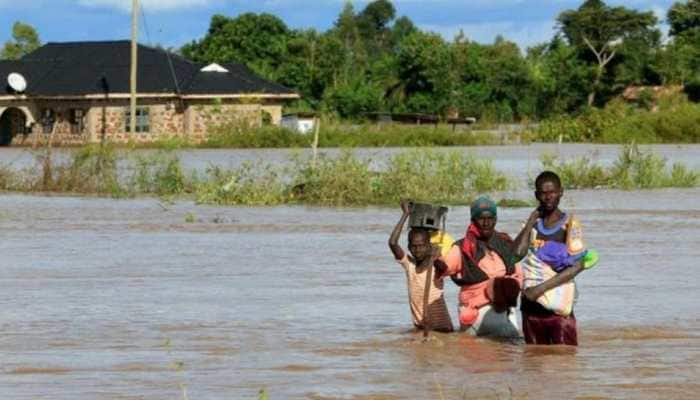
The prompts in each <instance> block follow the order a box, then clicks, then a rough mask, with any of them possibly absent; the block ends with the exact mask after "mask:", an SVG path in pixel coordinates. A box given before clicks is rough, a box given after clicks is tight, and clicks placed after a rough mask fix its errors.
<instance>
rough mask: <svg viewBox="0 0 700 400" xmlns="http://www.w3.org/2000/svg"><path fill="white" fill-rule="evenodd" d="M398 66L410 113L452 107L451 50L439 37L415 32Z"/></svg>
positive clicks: (398, 58) (408, 38)
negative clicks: (413, 98) (412, 99)
mask: <svg viewBox="0 0 700 400" xmlns="http://www.w3.org/2000/svg"><path fill="white" fill-rule="evenodd" d="M396 63H397V64H396V67H397V69H398V71H397V72H398V73H397V75H398V77H399V79H400V81H401V82H402V86H403V91H404V94H405V96H404V98H405V99H407V101H408V102H409V106H408V109H409V110H410V111H416V112H432V113H442V112H444V111H446V109H447V108H449V107H450V106H451V105H452V104H451V103H452V97H453V96H452V93H451V91H452V88H453V87H454V84H453V82H452V79H451V76H452V75H453V74H452V73H451V54H450V48H449V46H448V44H447V43H445V41H444V39H443V38H442V37H441V36H440V35H438V34H435V33H424V32H420V31H416V32H413V33H411V34H410V35H408V36H406V37H405V38H404V40H402V41H401V43H400V44H399V46H398V50H397V54H396ZM412 97H416V99H415V100H414V101H413V102H412V103H411V98H412ZM427 99H430V101H429V102H428V101H427ZM428 103H429V104H428ZM410 104H413V106H411V105H410Z"/></svg>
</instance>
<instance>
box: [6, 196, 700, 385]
mask: <svg viewBox="0 0 700 400" xmlns="http://www.w3.org/2000/svg"><path fill="white" fill-rule="evenodd" d="M699 194H700V189H690V190H663V191H645V192H631V193H630V192H617V191H611V192H608V191H569V192H567V194H566V197H565V200H566V202H567V204H566V205H565V206H566V207H567V208H570V209H574V210H575V211H576V213H577V214H578V215H579V216H580V217H581V219H582V220H583V221H584V229H585V232H586V235H587V237H588V240H589V242H590V244H591V246H593V247H596V248H597V249H598V250H599V251H600V253H601V254H602V255H603V258H602V261H601V263H600V265H599V266H598V267H596V268H595V269H593V270H591V271H586V272H584V273H583V274H582V275H581V277H580V278H579V279H578V283H579V288H580V290H581V296H580V298H579V304H578V305H577V310H576V312H577V318H578V320H579V341H580V346H579V347H578V348H570V347H543V346H524V345H523V344H522V343H518V342H496V341H492V340H488V339H480V338H473V337H469V336H466V335H463V334H440V333H431V335H430V339H429V340H428V341H425V342H424V341H423V340H422V333H421V332H415V331H414V330H409V328H410V326H411V322H410V313H409V309H408V305H407V304H406V292H405V290H406V288H405V282H404V280H403V279H404V277H403V274H402V272H401V269H400V267H399V266H397V265H396V263H395V262H394V261H393V260H392V259H391V255H390V254H389V252H388V250H387V249H386V239H387V237H388V233H389V231H390V229H391V227H392V226H393V224H394V223H395V220H396V217H397V215H398V212H397V210H395V209H387V208H374V207H369V208H362V209H326V208H313V207H275V208H233V207H232V208H221V207H205V206H196V205H192V204H191V203H185V202H183V203H176V204H174V205H173V206H172V207H169V208H168V210H163V209H162V208H161V207H159V206H158V204H157V201H156V200H154V199H133V200H119V201H117V200H109V199H93V198H70V197H57V198H47V197H38V196H36V197H35V196H18V195H4V196H2V197H0V204H1V205H2V210H0V251H1V253H2V268H0V284H2V290H0V302H2V304H3V309H2V312H1V314H0V324H1V326H2V335H0V351H1V352H2V359H3V366H2V368H1V369H0V393H2V394H3V397H4V398H12V399H35V398H48V397H50V398H66V399H115V398H148V399H152V398H153V399H166V398H167V399H178V398H182V393H183V390H182V388H183V387H184V388H186V391H187V394H188V397H189V398H192V399H195V398H206V399H209V398H244V399H254V398H256V397H257V394H258V391H259V390H260V389H261V388H266V390H267V392H268V393H269V395H270V398H271V399H294V398H308V399H338V398H342V399H406V398H415V399H423V398H431V399H441V398H444V399H464V398H480V399H481V398H487V399H489V398H490V399H509V398H514V399H520V398H522V399H525V398H528V399H535V398H615V399H625V398H628V399H638V398H647V399H655V398H681V399H682V398H686V399H693V398H696V397H697V396H696V393H697V392H698V391H699V390H700V383H699V382H698V380H697V377H698V376H700V334H699V333H698V332H700V331H699V328H700V312H699V311H698V309H697V295H696V293H698V290H699V289H700V270H699V269H697V268H694V266H695V262H696V260H697V256H698V250H697V249H698V248H700V220H699V219H698V218H697V217H698V216H700V209H699V208H698V206H697V204H696V199H697V198H698V195H699ZM468 212H469V210H468V209H467V208H465V207H454V208H452V209H451V210H450V214H449V215H448V226H447V229H448V231H449V232H450V233H452V234H453V235H460V234H461V233H462V232H463V229H464V221H466V219H467V215H468ZM188 214H192V215H195V216H196V217H197V222H195V223H185V216H186V215H188ZM528 214H529V210H527V209H504V210H502V211H499V225H500V226H501V228H502V229H504V230H506V231H508V232H515V231H516V230H517V229H518V227H519V226H520V223H521V221H522V220H524V219H525V218H526V217H527V215H528ZM217 217H225V219H223V220H225V221H226V222H225V223H215V222H214V221H215V220H217V221H221V220H222V218H217ZM446 288H447V289H446V299H447V301H448V304H449V307H450V308H451V310H450V311H451V314H452V316H453V317H454V316H455V315H456V310H455V308H456V303H457V300H456V299H457V290H456V288H455V287H454V285H452V284H450V283H448V284H447V285H446Z"/></svg>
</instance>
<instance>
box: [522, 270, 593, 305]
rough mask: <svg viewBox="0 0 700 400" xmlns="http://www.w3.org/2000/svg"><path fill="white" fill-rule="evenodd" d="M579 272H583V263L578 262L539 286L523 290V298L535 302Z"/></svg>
mask: <svg viewBox="0 0 700 400" xmlns="http://www.w3.org/2000/svg"><path fill="white" fill-rule="evenodd" d="M581 271H583V263H582V262H581V261H578V262H576V264H574V265H572V266H571V267H569V268H567V269H565V270H563V271H562V272H560V273H558V274H556V275H555V276H553V277H551V278H549V279H547V280H546V281H544V282H542V283H540V284H539V285H537V286H533V287H531V288H527V289H525V290H524V291H523V294H524V295H525V297H527V299H528V300H530V301H536V300H537V298H538V297H540V296H542V295H543V294H544V293H545V292H546V291H548V290H550V289H554V288H555V287H557V286H560V285H563V284H564V283H566V282H569V281H570V280H572V279H574V278H575V277H576V275H578V274H579V273H580V272H581Z"/></svg>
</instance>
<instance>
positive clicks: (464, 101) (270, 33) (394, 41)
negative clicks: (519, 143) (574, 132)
mask: <svg viewBox="0 0 700 400" xmlns="http://www.w3.org/2000/svg"><path fill="white" fill-rule="evenodd" d="M363 5H364V8H363V9H359V10H356V9H355V8H354V6H353V4H352V3H351V2H348V3H346V5H345V7H344V8H343V9H342V11H341V12H340V13H339V15H338V16H337V18H336V19H335V21H334V23H333V25H332V26H331V27H330V29H328V30H326V31H317V30H314V29H290V28H289V27H288V26H287V25H286V24H285V22H284V21H282V20H281V19H280V18H278V17H276V16H275V15H271V14H267V13H261V14H255V13H242V14H238V15H237V16H234V17H228V16H224V15H215V16H213V17H212V18H211V21H210V26H209V29H208V30H207V31H206V32H203V37H202V39H200V40H196V41H192V42H190V43H188V44H187V45H185V46H184V47H183V48H182V49H181V53H182V54H183V55H184V56H185V57H187V58H189V59H191V60H194V61H197V62H201V63H210V62H218V63H227V62H241V63H244V64H246V65H247V66H248V67H249V68H251V69H252V70H253V71H254V72H256V73H258V74H260V75H262V76H264V77H266V78H268V79H271V80H273V81H276V82H279V83H281V84H283V85H285V86H287V87H290V88H292V89H294V90H295V91H297V92H298V93H300V94H301V95H302V100H301V101H300V102H299V103H298V104H295V105H294V108H295V109H298V110H314V111H317V112H322V113H325V114H330V115H336V116H339V117H341V118H343V119H346V120H355V121H357V120H360V119H362V116H363V114H364V113H366V112H377V111H386V112H420V113H428V114H437V115H440V116H443V117H446V116H448V115H454V114H455V113H457V114H459V115H460V116H472V117H476V118H477V119H478V120H479V121H487V122H513V121H541V120H544V119H547V118H552V117H557V116H560V115H567V114H578V113H581V112H584V111H586V109H588V108H590V107H603V106H604V105H605V104H607V103H608V102H610V101H611V100H613V99H615V98H618V97H619V96H620V94H621V93H622V91H623V90H624V89H625V88H627V87H629V86H656V85H667V86H668V85H679V86H680V85H683V86H685V87H686V88H687V90H691V89H692V88H693V87H696V86H694V85H693V82H700V75H699V74H700V72H699V71H700V18H699V17H698V15H699V14H700V11H698V10H700V0H687V1H678V2H676V3H674V4H673V5H672V6H671V7H670V8H669V10H668V14H667V16H666V19H665V21H659V20H658V18H657V17H656V16H655V15H654V13H652V12H648V11H639V10H635V9H633V8H628V7H624V6H613V5H608V4H606V3H605V2H604V1H602V0H584V1H581V2H580V5H579V6H578V7H577V8H574V9H568V10H564V11H563V12H562V13H560V14H559V15H558V16H557V18H556V23H557V27H558V31H557V32H556V33H555V34H554V37H553V38H552V39H551V40H549V41H547V42H545V43H541V44H538V45H535V46H532V47H530V48H528V49H520V48H518V46H517V45H516V44H515V43H514V42H513V41H509V40H507V39H506V38H504V37H500V36H499V37H497V38H496V40H495V41H494V42H493V43H489V44H483V43H477V42H474V41H471V40H468V39H467V38H466V37H465V36H464V34H462V33H460V34H458V35H456V36H455V37H454V38H451V39H450V40H445V39H444V38H443V37H441V36H440V35H437V34H435V33H432V32H428V31H423V30H421V29H419V28H418V27H417V26H416V25H415V24H414V23H413V22H412V21H411V20H410V19H409V18H407V17H405V16H400V10H398V9H397V8H396V7H395V4H394V3H392V2H391V1H390V0H374V1H370V2H367V3H366V4H365V3H363ZM396 5H397V6H400V4H398V3H397V4H396ZM659 22H666V23H668V25H669V26H670V27H671V31H670V40H669V41H668V42H666V43H662V41H661V32H660V30H659V28H658V26H659ZM688 94H689V95H690V92H688ZM692 98H693V97H692V96H691V99H692Z"/></svg>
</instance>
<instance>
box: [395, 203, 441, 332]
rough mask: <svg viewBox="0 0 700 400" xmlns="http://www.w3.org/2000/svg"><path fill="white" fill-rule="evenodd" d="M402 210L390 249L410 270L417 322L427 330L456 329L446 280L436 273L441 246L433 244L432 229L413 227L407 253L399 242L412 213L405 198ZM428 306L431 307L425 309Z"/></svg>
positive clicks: (411, 301)
mask: <svg viewBox="0 0 700 400" xmlns="http://www.w3.org/2000/svg"><path fill="white" fill-rule="evenodd" d="M401 210H402V211H403V214H402V215H401V218H400V219H399V222H398V223H397V224H396V227H394V230H393V232H391V236H389V249H390V250H391V252H392V253H393V254H394V258H395V259H396V261H397V262H398V263H399V264H400V265H401V266H402V267H403V269H404V272H405V273H406V282H407V284H408V303H409V305H410V307H411V315H412V316H413V325H414V326H415V327H416V328H418V329H424V330H426V332H427V329H430V330H435V331H439V332H452V331H453V330H454V328H453V326H452V320H451V319H450V314H449V312H448V311H447V304H446V303H445V296H444V282H443V279H442V278H441V277H440V276H439V274H437V273H435V274H433V273H432V268H433V262H434V261H435V259H436V258H437V257H438V256H439V249H438V248H437V247H436V246H433V245H432V244H431V243H430V232H429V231H428V230H425V229H411V230H410V231H409V232H408V250H409V252H410V253H411V254H410V255H407V254H406V253H405V252H404V251H403V249H402V248H401V246H400V245H399V243H398V242H399V237H400V236H401V231H402V230H403V227H404V224H405V223H406V220H407V219H408V217H409V214H410V213H411V210H410V203H409V202H408V201H405V200H404V201H401ZM429 278H430V281H431V283H430V286H427V287H428V288H429V290H427V291H426V290H425V288H426V283H427V279H429ZM426 293H428V294H427V295H426ZM426 299H427V301H426ZM426 305H427V308H425V306H426ZM426 313H427V319H426Z"/></svg>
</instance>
